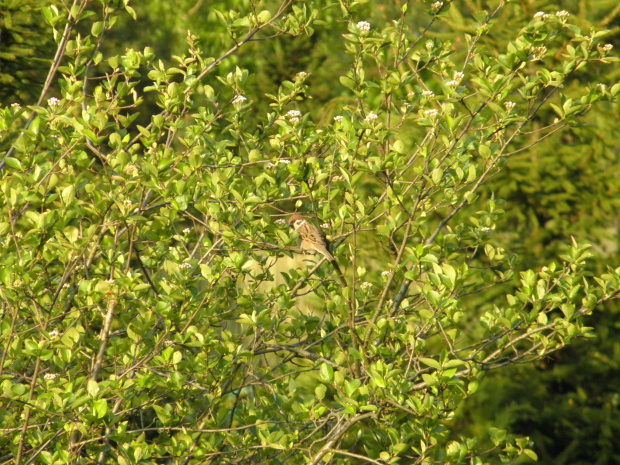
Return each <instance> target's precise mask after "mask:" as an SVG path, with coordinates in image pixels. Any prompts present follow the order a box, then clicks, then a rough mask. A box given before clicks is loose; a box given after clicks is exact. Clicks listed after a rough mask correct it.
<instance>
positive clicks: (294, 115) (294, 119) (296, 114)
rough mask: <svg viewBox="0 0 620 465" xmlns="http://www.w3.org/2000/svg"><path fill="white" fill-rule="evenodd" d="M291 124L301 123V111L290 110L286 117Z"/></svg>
mask: <svg viewBox="0 0 620 465" xmlns="http://www.w3.org/2000/svg"><path fill="white" fill-rule="evenodd" d="M285 116H286V117H287V118H288V119H289V120H290V121H291V123H299V121H300V120H301V111H299V110H290V111H288V112H287V113H286V115H285Z"/></svg>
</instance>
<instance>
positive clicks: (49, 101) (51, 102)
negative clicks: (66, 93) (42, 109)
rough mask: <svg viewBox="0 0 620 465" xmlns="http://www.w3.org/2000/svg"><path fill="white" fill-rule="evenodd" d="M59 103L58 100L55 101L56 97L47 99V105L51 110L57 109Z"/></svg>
mask: <svg viewBox="0 0 620 465" xmlns="http://www.w3.org/2000/svg"><path fill="white" fill-rule="evenodd" d="M59 103H60V99H57V98H56V97H50V98H48V99H47V104H48V105H49V106H50V107H52V108H54V107H57V106H58V104H59Z"/></svg>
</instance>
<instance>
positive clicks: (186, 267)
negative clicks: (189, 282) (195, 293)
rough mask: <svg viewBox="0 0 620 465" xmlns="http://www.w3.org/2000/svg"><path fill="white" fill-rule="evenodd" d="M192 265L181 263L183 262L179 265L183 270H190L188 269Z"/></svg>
mask: <svg viewBox="0 0 620 465" xmlns="http://www.w3.org/2000/svg"><path fill="white" fill-rule="evenodd" d="M191 267H192V265H190V264H189V263H181V264H180V265H179V268H180V269H181V270H188V269H190V268H191Z"/></svg>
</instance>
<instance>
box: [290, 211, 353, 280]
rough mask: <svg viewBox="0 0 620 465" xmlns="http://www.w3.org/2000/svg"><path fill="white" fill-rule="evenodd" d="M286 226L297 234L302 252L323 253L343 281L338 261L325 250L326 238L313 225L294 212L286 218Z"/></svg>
mask: <svg viewBox="0 0 620 465" xmlns="http://www.w3.org/2000/svg"><path fill="white" fill-rule="evenodd" d="M288 226H289V228H291V229H292V230H294V231H295V232H296V233H297V234H298V235H299V237H298V238H297V245H298V246H299V248H300V249H301V251H302V252H303V253H312V254H315V253H320V254H321V255H323V256H324V257H325V258H326V259H327V260H329V261H330V263H331V264H332V266H333V267H334V269H335V270H336V272H337V273H338V277H339V278H340V279H341V281H344V276H343V274H342V272H341V271H340V267H339V266H338V263H336V259H335V258H334V256H333V255H332V254H331V253H330V251H329V250H327V240H326V239H325V237H324V236H323V234H322V233H321V232H320V231H319V230H318V229H317V228H315V227H314V225H312V224H311V223H310V222H308V221H307V220H306V219H305V218H304V217H303V216H301V215H298V214H296V213H295V214H293V215H291V217H290V218H289V219H288Z"/></svg>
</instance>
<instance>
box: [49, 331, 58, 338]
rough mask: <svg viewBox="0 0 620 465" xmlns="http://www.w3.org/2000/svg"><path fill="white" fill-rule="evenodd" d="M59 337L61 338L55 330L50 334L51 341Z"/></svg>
mask: <svg viewBox="0 0 620 465" xmlns="http://www.w3.org/2000/svg"><path fill="white" fill-rule="evenodd" d="M58 336H60V333H59V332H58V331H56V330H55V329H54V330H53V331H50V332H49V337H50V339H58Z"/></svg>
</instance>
